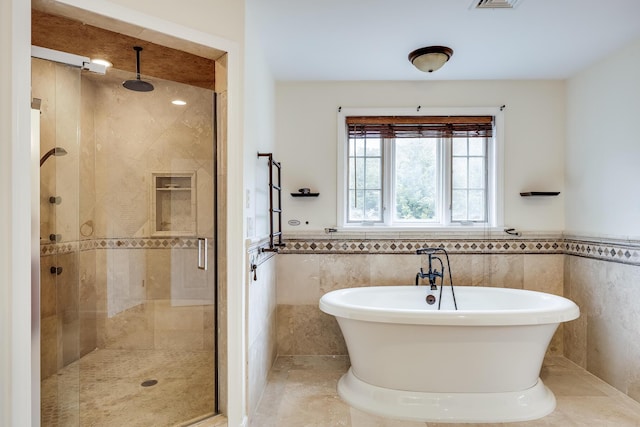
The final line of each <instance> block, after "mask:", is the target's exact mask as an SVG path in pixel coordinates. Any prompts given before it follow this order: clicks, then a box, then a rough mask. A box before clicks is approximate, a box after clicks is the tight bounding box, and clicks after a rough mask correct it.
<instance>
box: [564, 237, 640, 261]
mask: <svg viewBox="0 0 640 427" xmlns="http://www.w3.org/2000/svg"><path fill="white" fill-rule="evenodd" d="M563 245H564V253H565V254H567V255H573V256H579V257H584V258H592V259H598V260H601V261H610V262H618V263H622V264H631V265H638V266H640V242H635V241H622V242H621V241H612V240H609V241H605V240H602V241H591V240H582V239H572V238H568V239H565V242H564V243H563Z"/></svg>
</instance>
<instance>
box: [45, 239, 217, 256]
mask: <svg viewBox="0 0 640 427" xmlns="http://www.w3.org/2000/svg"><path fill="white" fill-rule="evenodd" d="M214 244H215V241H214V239H209V241H208V246H209V249H211V248H213V245H214ZM197 247H198V239H196V238H182V237H174V238H164V237H151V238H126V239H94V240H82V241H79V242H78V241H74V242H63V243H45V244H42V245H40V256H47V255H56V254H66V253H71V252H77V251H78V250H80V251H88V250H92V249H195V248H197Z"/></svg>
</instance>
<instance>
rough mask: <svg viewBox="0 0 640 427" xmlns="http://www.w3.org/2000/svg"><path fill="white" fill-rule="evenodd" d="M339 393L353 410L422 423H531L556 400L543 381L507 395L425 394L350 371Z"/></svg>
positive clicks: (549, 409) (551, 409)
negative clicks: (378, 383) (390, 386)
mask: <svg viewBox="0 0 640 427" xmlns="http://www.w3.org/2000/svg"><path fill="white" fill-rule="evenodd" d="M338 394H339V395H340V397H341V398H342V399H343V400H344V401H345V402H346V403H348V404H349V405H351V406H352V407H354V408H356V409H359V410H361V411H364V412H368V413H370V414H374V415H379V416H382V417H387V418H393V419H399V420H410V421H423V422H429V421H431V422H468V423H486V422H491V423H496V422H517V421H529V420H535V419H538V418H542V417H544V416H545V415H548V414H550V413H551V412H553V410H554V409H555V407H556V399H555V397H554V395H553V393H552V392H551V390H549V389H548V388H547V387H546V386H545V385H544V384H543V383H542V381H541V380H540V379H538V382H537V383H536V384H535V385H534V386H533V387H531V388H529V389H526V390H522V391H517V392H506V393H425V392H411V391H402V390H392V389H387V388H382V387H377V386H374V385H371V384H368V383H366V382H364V381H362V380H360V379H358V378H357V377H356V376H355V375H354V374H353V372H352V370H351V369H349V372H347V373H346V374H344V375H343V376H342V378H340V381H339V382H338Z"/></svg>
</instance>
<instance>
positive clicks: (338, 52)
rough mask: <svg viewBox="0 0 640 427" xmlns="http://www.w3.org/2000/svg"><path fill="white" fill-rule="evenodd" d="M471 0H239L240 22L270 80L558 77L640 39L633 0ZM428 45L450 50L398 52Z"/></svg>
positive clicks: (639, 8)
mask: <svg viewBox="0 0 640 427" xmlns="http://www.w3.org/2000/svg"><path fill="white" fill-rule="evenodd" d="M476 1H477V0H476ZM471 3H472V1H471V0H248V2H247V16H248V23H247V25H248V26H250V27H251V28H250V29H249V34H256V35H257V36H256V38H258V39H259V42H260V44H261V48H262V49H263V50H264V53H265V55H266V58H267V61H268V62H269V64H270V66H271V69H272V72H273V73H274V76H275V78H276V79H277V80H476V79H500V80H502V79H564V78H567V77H570V76H571V75H573V74H575V73H576V72H578V71H580V70H582V69H584V68H585V67H587V66H589V65H590V64H592V63H594V62H596V61H597V60H599V59H601V58H603V57H605V56H606V55H608V54H610V53H612V52H614V51H615V50H617V49H619V48H621V47H622V46H624V45H625V44H627V43H629V42H631V41H632V40H637V39H640V0H520V2H519V3H518V5H517V7H516V8H515V9H511V10H495V9H494V10H478V9H472V8H471V7H470V6H471ZM430 45H444V46H448V47H450V48H452V49H453V51H454V54H453V57H452V58H451V60H450V61H449V62H448V63H447V64H445V66H444V67H443V68H441V69H440V70H438V71H436V72H434V73H433V74H425V73H422V72H420V71H418V70H416V69H415V68H414V67H413V66H412V65H411V63H410V62H409V61H408V60H407V56H408V54H409V52H411V51H412V50H414V49H417V48H420V47H424V46H430Z"/></svg>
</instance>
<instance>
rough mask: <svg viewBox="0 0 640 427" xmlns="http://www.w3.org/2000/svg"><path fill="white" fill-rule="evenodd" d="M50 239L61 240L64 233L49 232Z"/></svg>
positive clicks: (53, 240)
mask: <svg viewBox="0 0 640 427" xmlns="http://www.w3.org/2000/svg"><path fill="white" fill-rule="evenodd" d="M49 240H51V241H52V242H59V241H60V240H62V234H49Z"/></svg>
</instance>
